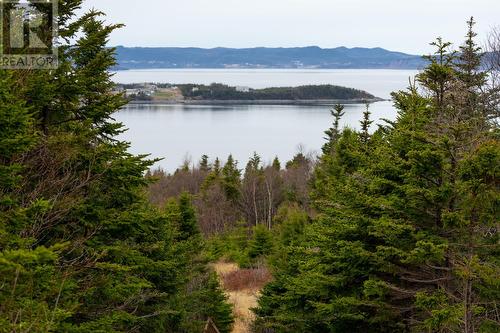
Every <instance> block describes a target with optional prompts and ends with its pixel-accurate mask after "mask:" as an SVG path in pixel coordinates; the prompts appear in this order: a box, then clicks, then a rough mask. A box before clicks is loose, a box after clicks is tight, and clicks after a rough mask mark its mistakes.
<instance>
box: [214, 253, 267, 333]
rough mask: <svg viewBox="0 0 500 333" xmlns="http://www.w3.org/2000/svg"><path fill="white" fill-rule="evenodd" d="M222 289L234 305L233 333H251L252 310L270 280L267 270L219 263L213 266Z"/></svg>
mask: <svg viewBox="0 0 500 333" xmlns="http://www.w3.org/2000/svg"><path fill="white" fill-rule="evenodd" d="M213 268H214V270H215V271H216V272H217V275H218V276H219V278H220V280H221V284H222V287H223V288H224V291H225V292H226V294H227V296H228V300H229V303H230V304H232V305H233V314H234V319H235V322H234V326H233V331H232V333H249V332H250V326H251V324H252V322H253V319H254V314H253V312H252V310H251V309H252V308H255V307H256V306H257V299H258V297H259V293H260V291H261V289H262V287H263V285H264V284H265V283H266V282H268V281H269V280H270V274H269V272H268V271H267V269H265V268H260V269H240V268H239V267H238V265H236V264H235V263H229V262H223V261H219V262H216V263H214V264H213Z"/></svg>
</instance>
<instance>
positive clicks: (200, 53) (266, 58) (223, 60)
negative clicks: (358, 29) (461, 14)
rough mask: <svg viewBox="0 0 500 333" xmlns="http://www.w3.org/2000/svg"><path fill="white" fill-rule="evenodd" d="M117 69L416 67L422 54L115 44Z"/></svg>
mask: <svg viewBox="0 0 500 333" xmlns="http://www.w3.org/2000/svg"><path fill="white" fill-rule="evenodd" d="M117 60H118V65H117V66H116V69H148V68H306V69H307V68H311V69H314V68H318V69H321V68H322V69H343V68H344V69H356V68H358V69H419V68H422V67H423V66H424V65H425V61H424V60H423V59H422V57H421V56H417V55H411V54H406V53H401V52H393V51H388V50H385V49H382V48H378V47H377V48H361V47H355V48H346V47H337V48H333V49H322V48H320V47H317V46H310V47H294V48H266V47H256V48H246V49H233V48H222V47H218V48H213V49H202V48H191V47H190V48H178V47H151V48H149V47H148V48H146V47H123V46H119V47H117Z"/></svg>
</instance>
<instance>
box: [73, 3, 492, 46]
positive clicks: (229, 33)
mask: <svg viewBox="0 0 500 333" xmlns="http://www.w3.org/2000/svg"><path fill="white" fill-rule="evenodd" d="M90 8H95V9H98V10H101V11H103V12H105V13H106V14H107V19H106V20H107V21H108V22H109V23H124V24H125V25H126V27H124V28H122V29H121V30H119V31H115V32H114V33H113V35H112V37H111V40H110V45H111V46H117V45H123V46H143V47H153V46H154V47H203V48H211V47H235V48H244V47H258V46H265V47H299V46H313V45H314V46H320V47H323V48H332V47H338V46H346V47H383V48H385V49H388V50H392V51H400V52H406V53H411V54H426V53H429V52H430V51H431V50H432V48H431V47H430V46H429V45H428V44H429V43H430V42H432V41H433V40H434V39H435V38H436V37H438V36H441V37H443V38H444V39H445V40H446V41H450V42H453V43H454V44H456V45H457V44H460V43H461V41H462V40H463V36H464V34H465V29H466V25H465V22H466V21H467V19H468V18H469V17H470V16H474V17H475V19H476V20H477V25H476V31H477V33H478V35H479V39H480V40H481V41H484V40H485V39H486V36H487V33H488V31H490V30H491V28H492V27H494V26H499V25H500V0H176V1H173V0H86V1H85V4H84V8H83V9H82V10H88V9H90Z"/></svg>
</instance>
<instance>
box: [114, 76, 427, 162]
mask: <svg viewBox="0 0 500 333" xmlns="http://www.w3.org/2000/svg"><path fill="white" fill-rule="evenodd" d="M416 73H417V72H416V71H407V70H137V71H120V72H118V73H116V75H115V77H114V80H115V81H116V82H119V83H132V82H164V83H199V84H210V83H212V82H218V83H225V84H229V85H242V86H248V87H252V88H264V87H271V86H273V87H279V86H298V85H305V84H335V85H341V86H347V87H352V88H357V89H362V90H366V91H368V92H370V93H372V94H374V95H376V96H378V97H382V98H389V96H390V93H391V92H392V91H395V90H401V89H404V88H405V87H406V86H407V85H408V79H409V78H410V77H413V76H414V75H415V74H416ZM345 111H346V112H345V116H344V118H343V123H342V125H343V126H349V127H353V128H359V120H360V119H361V117H362V113H363V111H364V105H359V104H353V105H347V106H346V109H345ZM371 111H372V118H373V120H375V121H376V122H380V119H382V118H386V119H394V118H395V115H396V113H395V110H394V108H393V107H392V103H391V102H378V103H374V104H372V105H371ZM115 118H116V119H117V120H118V121H120V122H123V123H124V125H125V126H126V127H127V128H129V130H128V131H127V132H125V133H124V134H123V135H122V139H125V140H127V141H130V142H131V143H132V147H131V151H132V152H133V153H136V154H144V153H150V154H151V156H152V157H161V158H164V160H163V161H161V162H159V163H158V166H161V167H162V168H164V169H166V170H168V171H173V170H175V168H177V167H178V166H179V165H181V164H182V162H183V161H184V160H185V159H186V158H189V159H191V160H192V161H193V162H196V161H198V159H199V158H200V156H201V155H203V154H207V155H209V156H210V157H211V158H215V157H216V156H218V157H220V158H222V159H225V158H227V156H228V155H229V154H233V156H234V157H235V158H236V159H237V160H239V161H240V167H244V165H245V164H246V161H247V160H248V158H249V157H250V156H251V155H252V154H253V152H257V153H259V154H260V155H261V156H262V157H263V160H264V161H271V160H272V159H273V158H274V157H275V156H278V157H279V158H280V160H283V161H286V160H289V159H290V158H291V157H293V155H294V154H295V153H296V152H297V150H298V149H299V147H302V149H305V150H306V151H311V152H318V151H319V150H320V149H321V146H322V145H323V143H324V139H323V137H324V134H323V132H324V131H325V130H326V129H327V128H328V127H330V125H331V121H332V118H331V116H330V111H329V107H328V106H262V105H248V106H246V105H234V106H231V105H229V106H228V105H225V106H213V105H210V106H194V105H128V106H126V107H125V108H124V109H123V110H122V111H121V112H119V113H118V114H116V115H115Z"/></svg>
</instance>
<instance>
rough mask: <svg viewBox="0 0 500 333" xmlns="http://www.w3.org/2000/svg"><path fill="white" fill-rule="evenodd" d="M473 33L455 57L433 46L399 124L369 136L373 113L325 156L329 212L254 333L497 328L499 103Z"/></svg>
mask: <svg viewBox="0 0 500 333" xmlns="http://www.w3.org/2000/svg"><path fill="white" fill-rule="evenodd" d="M472 25H473V23H472V21H471V22H469V27H470V28H471V27H472ZM473 37H474V33H473V32H472V30H471V29H469V33H468V37H467V40H466V43H465V45H464V47H462V48H461V51H460V56H459V57H458V58H456V57H455V54H454V53H453V52H448V51H447V47H448V46H449V44H448V43H443V42H442V41H441V40H438V42H437V43H435V45H436V47H437V49H438V50H437V52H436V54H435V55H433V56H430V57H428V58H429V59H430V60H431V64H430V65H429V67H428V68H426V69H425V70H424V71H423V72H422V73H421V74H420V75H419V76H418V81H419V82H420V83H421V84H422V90H417V88H416V87H414V86H412V87H410V88H409V89H408V91H402V92H398V93H395V94H393V100H394V103H395V105H396V107H397V109H398V117H397V120H396V121H395V122H392V123H389V124H388V125H386V126H383V127H381V128H380V129H379V130H377V131H375V133H374V134H372V135H369V134H368V128H369V124H370V120H369V113H368V112H366V113H365V117H364V121H363V123H362V125H363V128H362V131H361V132H359V133H358V132H355V131H353V130H350V129H345V130H343V131H342V133H341V134H340V135H339V137H338V139H337V140H336V141H335V142H334V144H333V145H332V146H331V147H328V149H325V150H324V155H323V156H322V157H321V161H320V163H319V165H318V166H317V168H316V170H315V175H314V179H313V193H312V197H313V199H314V203H315V206H316V208H317V210H318V213H319V215H318V216H317V217H316V218H315V220H314V222H313V223H312V224H310V225H307V226H306V228H305V231H304V234H303V235H302V236H301V237H302V238H301V242H299V243H291V245H289V246H287V247H285V248H284V249H283V250H282V254H281V257H282V258H283V259H282V260H276V261H273V264H274V267H275V272H274V277H275V280H274V281H273V282H271V283H270V284H269V285H268V286H267V287H266V288H265V289H264V291H263V294H262V297H261V298H260V301H259V308H258V309H257V310H256V314H257V320H256V325H255V326H256V331H259V332H411V331H416V332H467V333H472V332H493V331H495V330H498V329H499V327H500V318H499V317H498V314H496V310H495V309H496V307H497V306H498V299H499V297H498V291H499V290H500V289H499V286H500V280H499V278H498V276H500V271H499V265H498V253H499V252H498V249H499V248H498V233H497V231H496V230H497V227H498V226H497V224H498V220H499V210H498V207H500V205H499V202H498V197H499V187H498V179H499V178H498V177H499V174H498V165H500V162H499V160H498V158H499V156H500V144H499V142H498V136H496V135H495V132H496V131H498V128H497V127H496V125H495V123H494V122H490V121H489V120H490V115H491V114H492V113H493V111H494V109H495V108H496V107H498V105H497V104H495V101H494V100H490V99H489V97H490V94H489V93H488V92H487V91H485V90H486V89H487V86H486V81H485V77H486V76H485V74H486V73H484V72H482V71H481V68H480V67H479V64H480V63H481V61H480V53H479V49H478V48H477V46H476V45H475V43H474V41H473ZM419 91H423V92H422V93H420V92H419ZM367 144H368V146H367ZM367 148H369V149H367Z"/></svg>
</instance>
